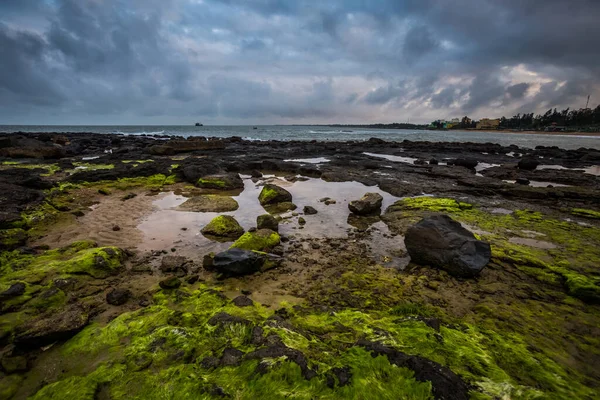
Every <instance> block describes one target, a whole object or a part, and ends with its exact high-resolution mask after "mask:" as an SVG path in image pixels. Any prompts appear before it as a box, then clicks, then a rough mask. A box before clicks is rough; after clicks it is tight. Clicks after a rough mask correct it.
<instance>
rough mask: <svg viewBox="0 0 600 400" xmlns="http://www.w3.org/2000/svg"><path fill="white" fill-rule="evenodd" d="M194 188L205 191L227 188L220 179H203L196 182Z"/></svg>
mask: <svg viewBox="0 0 600 400" xmlns="http://www.w3.org/2000/svg"><path fill="white" fill-rule="evenodd" d="M196 186H198V187H201V188H207V189H224V188H226V187H227V183H226V182H225V181H224V180H223V179H220V178H216V177H204V178H200V179H198V180H197V181H196Z"/></svg>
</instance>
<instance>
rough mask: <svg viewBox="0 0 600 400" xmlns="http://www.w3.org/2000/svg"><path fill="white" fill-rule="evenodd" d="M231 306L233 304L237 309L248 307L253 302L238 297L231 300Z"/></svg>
mask: <svg viewBox="0 0 600 400" xmlns="http://www.w3.org/2000/svg"><path fill="white" fill-rule="evenodd" d="M233 304H235V305H236V306H238V307H249V306H251V305H253V304H254V302H253V301H252V299H250V298H249V297H246V296H238V297H236V298H235V299H233Z"/></svg>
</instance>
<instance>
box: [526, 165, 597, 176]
mask: <svg viewBox="0 0 600 400" xmlns="http://www.w3.org/2000/svg"><path fill="white" fill-rule="evenodd" d="M536 169H542V170H543V169H553V170H567V171H582V172H583V173H584V174H590V175H595V176H600V165H592V166H591V167H583V168H567V167H563V166H562V165H553V164H542V165H538V166H537V168H536Z"/></svg>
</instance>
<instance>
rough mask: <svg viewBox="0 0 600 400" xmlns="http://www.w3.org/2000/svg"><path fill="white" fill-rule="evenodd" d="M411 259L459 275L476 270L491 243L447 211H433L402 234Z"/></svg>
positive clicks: (484, 262) (488, 253)
mask: <svg viewBox="0 0 600 400" xmlns="http://www.w3.org/2000/svg"><path fill="white" fill-rule="evenodd" d="M404 244H405V245H406V250H407V251H408V254H410V257H411V260H412V262H414V263H417V264H421V265H430V266H432V267H436V268H440V269H443V270H446V271H448V272H449V273H450V274H452V275H455V276H459V277H473V276H476V275H478V274H479V272H481V270H482V269H483V268H484V267H485V266H486V265H487V263H488V262H489V261H490V257H491V256H492V252H491V249H490V245H489V244H488V243H486V242H483V241H481V240H477V239H476V238H475V236H474V235H473V234H472V233H471V232H469V231H468V230H467V229H465V228H463V227H462V225H461V224H459V223H458V222H456V221H454V220H453V219H452V218H450V217H449V216H447V215H434V216H431V217H428V218H424V219H422V220H421V221H420V222H418V223H417V224H415V225H413V226H411V227H410V228H409V229H408V231H407V232H406V237H405V238H404Z"/></svg>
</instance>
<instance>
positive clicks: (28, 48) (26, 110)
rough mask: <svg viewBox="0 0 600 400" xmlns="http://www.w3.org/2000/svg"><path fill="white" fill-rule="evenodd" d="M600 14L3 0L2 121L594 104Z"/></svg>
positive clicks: (409, 115) (353, 119) (312, 118)
mask: <svg viewBox="0 0 600 400" xmlns="http://www.w3.org/2000/svg"><path fill="white" fill-rule="evenodd" d="M599 20H600V1H598V0H569V1H567V0H502V1H499V0H378V1H377V0H370V1H369V0H328V1H309V0H244V1H234V0H0V124H34V125H38V124H90V125H92V124H102V125H122V124H143V125H144V124H145V125H160V124H174V125H186V124H191V123H194V122H196V121H200V122H203V123H204V124H224V125H227V124H232V125H234V124H242V125H243V124H253V125H254V124H310V123H348V124H357V123H376V122H383V123H390V122H407V121H410V122H412V123H426V122H430V121H432V120H435V119H440V118H442V119H451V118H455V117H462V116H465V115H468V116H470V117H472V118H477V119H478V118H482V117H500V116H502V115H505V116H512V115H514V114H516V113H519V112H520V113H524V112H536V113H538V112H544V111H546V110H547V109H549V108H554V107H557V108H559V109H563V108H567V107H571V108H581V107H585V104H586V99H587V96H588V95H591V101H590V106H594V107H595V106H596V105H597V104H598V103H600V23H599V22H598V21H599Z"/></svg>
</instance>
